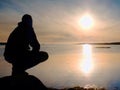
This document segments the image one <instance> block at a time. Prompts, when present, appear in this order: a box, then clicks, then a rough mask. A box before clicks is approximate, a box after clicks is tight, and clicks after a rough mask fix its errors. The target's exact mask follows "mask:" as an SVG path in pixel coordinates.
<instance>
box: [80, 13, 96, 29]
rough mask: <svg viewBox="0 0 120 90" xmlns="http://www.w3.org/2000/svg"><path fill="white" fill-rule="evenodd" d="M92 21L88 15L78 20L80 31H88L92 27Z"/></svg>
mask: <svg viewBox="0 0 120 90" xmlns="http://www.w3.org/2000/svg"><path fill="white" fill-rule="evenodd" d="M93 24H94V20H93V17H92V16H91V15H90V14H85V15H83V16H82V17H81V18H80V21H79V25H80V26H81V28H82V29H85V30H88V29H91V28H92V27H93Z"/></svg>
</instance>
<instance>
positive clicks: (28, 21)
mask: <svg viewBox="0 0 120 90" xmlns="http://www.w3.org/2000/svg"><path fill="white" fill-rule="evenodd" d="M22 22H23V23H24V24H26V25H28V26H32V17H31V16H30V15H28V14H25V15H23V17H22Z"/></svg>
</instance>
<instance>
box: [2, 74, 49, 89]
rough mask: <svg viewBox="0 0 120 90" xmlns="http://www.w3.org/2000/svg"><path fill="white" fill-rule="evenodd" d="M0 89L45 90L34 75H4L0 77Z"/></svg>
mask: <svg viewBox="0 0 120 90" xmlns="http://www.w3.org/2000/svg"><path fill="white" fill-rule="evenodd" d="M0 90H47V87H46V86H45V85H44V84H43V83H42V82H41V81H40V80H39V79H38V78H36V77H35V76H33V75H25V76H6V77H2V78H0Z"/></svg>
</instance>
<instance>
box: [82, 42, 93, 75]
mask: <svg viewBox="0 0 120 90" xmlns="http://www.w3.org/2000/svg"><path fill="white" fill-rule="evenodd" d="M92 69H93V61H92V47H91V45H89V44H85V45H83V61H82V63H81V70H82V72H84V73H85V74H88V73H90V72H91V71H92Z"/></svg>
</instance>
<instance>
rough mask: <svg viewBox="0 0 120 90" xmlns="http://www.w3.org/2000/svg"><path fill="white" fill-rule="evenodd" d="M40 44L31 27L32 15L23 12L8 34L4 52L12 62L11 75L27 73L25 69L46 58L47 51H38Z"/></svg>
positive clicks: (6, 57)
mask: <svg viewBox="0 0 120 90" xmlns="http://www.w3.org/2000/svg"><path fill="white" fill-rule="evenodd" d="M39 50H40V44H39V42H38V40H37V37H36V35H35V32H34V30H33V27H32V17H31V16H30V15H28V14H25V15H24V16H23V17H22V21H21V22H20V23H18V26H17V27H16V28H15V30H14V31H13V32H12V33H11V34H10V36H9V38H8V41H7V44H6V47H5V52H4V57H5V60H6V61H8V62H9V63H11V64H12V66H13V67H12V75H20V74H22V75H24V74H27V73H26V72H25V70H27V69H29V68H31V67H33V66H35V65H37V64H39V63H40V62H43V61H45V60H47V59H48V54H47V52H44V51H39Z"/></svg>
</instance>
